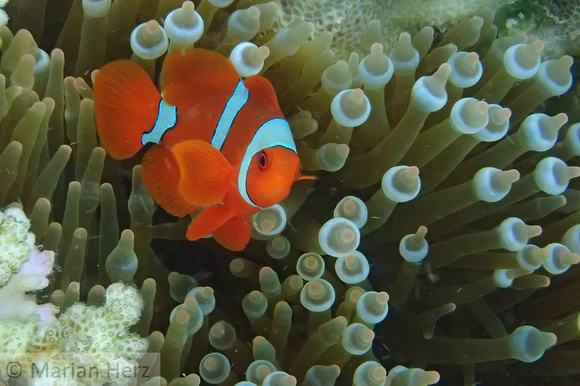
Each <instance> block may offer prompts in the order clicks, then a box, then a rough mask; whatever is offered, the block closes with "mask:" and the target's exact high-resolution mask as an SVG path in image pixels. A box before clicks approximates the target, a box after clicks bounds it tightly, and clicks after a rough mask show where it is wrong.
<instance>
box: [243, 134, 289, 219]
mask: <svg viewBox="0 0 580 386" xmlns="http://www.w3.org/2000/svg"><path fill="white" fill-rule="evenodd" d="M299 175H300V159H299V158H298V155H297V154H296V152H295V151H293V150H292V149H288V148H286V147H283V146H273V147H269V148H264V149H262V150H260V151H259V152H257V153H256V154H255V155H254V157H253V158H252V162H251V164H250V167H249V168H248V176H247V182H246V189H247V191H248V195H249V197H250V199H251V200H252V202H253V203H254V204H256V205H257V206H259V207H262V208H265V207H268V206H272V205H274V204H276V203H278V202H280V201H282V200H283V199H284V198H286V196H288V193H290V188H291V187H292V184H293V183H294V181H296V180H297V179H298V178H299Z"/></svg>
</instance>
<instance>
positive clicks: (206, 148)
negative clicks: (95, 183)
mask: <svg viewBox="0 0 580 386" xmlns="http://www.w3.org/2000/svg"><path fill="white" fill-rule="evenodd" d="M160 82H161V93H159V91H158V90H157V88H156V87H155V85H154V84H153V82H152V81H151V79H150V78H149V76H148V75H147V73H146V72H145V71H144V70H143V69H141V67H139V65H137V64H135V63H133V62H131V61H128V60H119V61H115V62H112V63H109V64H107V65H105V66H104V67H103V68H102V69H101V70H100V71H99V73H98V75H97V77H96V80H95V83H94V100H95V113H96V123H97V130H98V132H99V137H100V139H101V142H102V145H103V147H104V148H105V150H106V151H107V153H108V154H109V155H111V156H112V157H113V158H116V159H125V158H129V157H132V156H134V155H135V154H136V153H137V152H138V151H139V150H140V149H141V148H142V147H144V146H148V148H147V150H146V152H145V154H144V156H143V159H142V162H141V164H142V169H141V174H142V178H143V182H144V184H145V186H146V187H147V189H148V190H149V192H150V193H151V195H152V197H153V199H154V200H155V201H156V202H157V203H158V204H159V205H160V206H161V207H163V209H165V210H166V211H167V212H169V213H171V214H172V215H174V216H178V217H183V216H186V215H189V214H193V216H192V217H193V219H192V221H191V223H190V225H189V228H188V230H187V234H186V237H187V238H188V239H189V240H197V239H199V238H202V237H205V236H207V235H209V234H211V235H213V238H214V239H215V240H216V241H217V242H218V243H220V244H221V245H223V246H224V247H226V248H228V249H230V250H233V251H239V250H242V249H243V248H244V247H245V246H246V244H247V243H248V242H249V240H250V221H249V216H251V215H252V214H254V213H256V212H258V211H259V210H260V209H262V208H265V207H268V206H271V205H274V204H276V203H278V202H280V201H282V200H283V199H284V198H285V197H286V196H287V195H288V193H289V191H290V187H291V186H292V184H293V183H294V182H295V181H297V180H298V179H303V178H308V177H300V160H299V158H298V156H297V154H296V146H295V144H294V140H293V138H292V133H291V131H290V127H289V125H288V123H287V122H286V120H285V119H284V116H283V114H282V112H281V110H280V107H279V105H278V100H277V98H276V94H275V92H274V89H273V87H272V85H271V83H270V82H269V81H268V80H267V79H266V78H263V77H261V76H252V77H249V78H246V79H245V80H241V79H240V77H239V76H238V74H237V72H236V70H235V68H234V66H233V64H232V63H231V62H230V61H229V60H228V59H227V58H225V57H223V56H221V55H220V54H217V53H215V52H213V51H208V50H203V49H188V50H186V51H175V52H173V53H171V54H169V55H168V56H167V58H166V59H165V62H164V64H163V69H162V72H161V80H160Z"/></svg>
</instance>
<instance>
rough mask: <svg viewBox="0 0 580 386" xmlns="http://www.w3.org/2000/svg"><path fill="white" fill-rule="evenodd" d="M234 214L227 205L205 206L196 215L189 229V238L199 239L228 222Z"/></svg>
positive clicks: (187, 235)
mask: <svg viewBox="0 0 580 386" xmlns="http://www.w3.org/2000/svg"><path fill="white" fill-rule="evenodd" d="M233 215H234V214H233V213H232V212H231V210H230V209H229V208H228V207H227V206H226V205H221V204H218V205H213V206H210V207H207V208H204V209H203V210H202V211H201V212H199V213H198V214H197V216H195V217H194V219H193V220H192V221H191V224H189V228H188V229H187V234H186V237H187V239H188V240H197V239H200V238H202V237H204V236H207V235H209V234H210V233H213V232H214V231H215V230H216V229H218V228H219V227H221V226H222V225H223V224H224V223H226V222H227V221H228V220H229V219H230V218H232V216H233Z"/></svg>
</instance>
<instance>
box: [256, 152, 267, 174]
mask: <svg viewBox="0 0 580 386" xmlns="http://www.w3.org/2000/svg"><path fill="white" fill-rule="evenodd" d="M267 165H268V164H267V160H266V152H265V151H264V150H262V151H260V152H259V153H258V166H259V167H260V170H264V169H266V166H267Z"/></svg>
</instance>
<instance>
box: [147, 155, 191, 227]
mask: <svg viewBox="0 0 580 386" xmlns="http://www.w3.org/2000/svg"><path fill="white" fill-rule="evenodd" d="M141 164H142V165H143V168H142V169H141V175H142V176H143V182H144V183H145V186H146V187H147V189H148V190H149V192H150V193H151V196H153V199H155V201H156V202H157V203H158V204H159V205H161V207H162V208H163V209H165V210H166V211H167V212H169V213H171V214H172V215H174V216H178V217H183V216H186V215H188V214H190V213H193V212H194V211H195V210H196V206H195V205H193V204H191V203H190V202H188V201H186V200H185V199H184V198H183V197H181V195H180V194H179V192H178V190H177V186H178V185H179V180H180V178H181V175H180V173H179V165H178V164H177V162H176V161H175V158H173V155H172V154H171V152H170V151H169V150H167V149H166V148H165V147H163V146H159V145H152V146H151V147H150V148H149V149H148V150H147V152H146V153H145V155H144V156H143V161H142V163H141Z"/></svg>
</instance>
